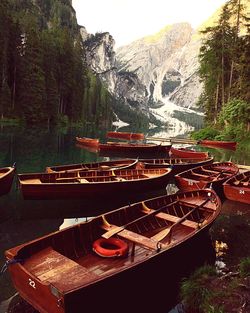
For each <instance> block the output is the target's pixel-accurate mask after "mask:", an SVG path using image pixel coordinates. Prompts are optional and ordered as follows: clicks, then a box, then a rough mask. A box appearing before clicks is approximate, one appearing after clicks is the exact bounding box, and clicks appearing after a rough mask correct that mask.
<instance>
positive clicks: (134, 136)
mask: <svg viewBox="0 0 250 313" xmlns="http://www.w3.org/2000/svg"><path fill="white" fill-rule="evenodd" d="M106 137H108V138H118V139H125V140H143V139H144V134H142V133H129V132H112V131H109V132H107V134H106Z"/></svg>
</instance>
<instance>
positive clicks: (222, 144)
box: [198, 140, 237, 150]
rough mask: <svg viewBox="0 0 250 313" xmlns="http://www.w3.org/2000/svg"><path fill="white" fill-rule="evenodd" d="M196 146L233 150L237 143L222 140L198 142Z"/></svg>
mask: <svg viewBox="0 0 250 313" xmlns="http://www.w3.org/2000/svg"><path fill="white" fill-rule="evenodd" d="M198 144H199V145H202V146H212V147H213V146H214V147H219V148H224V149H231V150H235V149H236V146H237V142H235V141H222V140H200V141H199V142H198Z"/></svg>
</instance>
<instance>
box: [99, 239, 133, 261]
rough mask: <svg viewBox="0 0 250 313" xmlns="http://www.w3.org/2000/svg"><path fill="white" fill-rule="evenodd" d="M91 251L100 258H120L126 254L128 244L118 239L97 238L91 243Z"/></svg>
mask: <svg viewBox="0 0 250 313" xmlns="http://www.w3.org/2000/svg"><path fill="white" fill-rule="evenodd" d="M93 251H94V252H95V253H96V254H98V255H100V256H102V257H121V256H125V255H126V254H127V253H128V244H127V243H126V242H125V241H123V240H121V239H118V238H113V237H112V238H108V239H105V238H99V239H97V240H96V241H95V242H94V243H93Z"/></svg>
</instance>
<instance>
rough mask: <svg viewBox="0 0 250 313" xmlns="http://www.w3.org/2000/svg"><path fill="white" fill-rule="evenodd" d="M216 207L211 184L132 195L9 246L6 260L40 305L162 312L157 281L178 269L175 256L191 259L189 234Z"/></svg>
mask: <svg viewBox="0 0 250 313" xmlns="http://www.w3.org/2000/svg"><path fill="white" fill-rule="evenodd" d="M220 210H221V202H220V199H219V198H218V196H217V195H216V193H215V192H214V191H213V190H210V189H208V190H196V191H192V192H185V193H177V194H174V195H168V196H167V195H165V196H161V197H157V198H153V199H149V200H145V201H143V202H137V203H134V204H131V205H129V206H125V207H122V208H120V209H117V210H114V211H112V212H109V213H106V214H103V215H100V216H97V217H96V218H93V219H92V220H90V221H87V222H85V223H79V224H77V225H74V226H71V227H68V228H65V229H63V230H60V231H56V232H54V233H50V234H48V235H46V236H44V237H40V238H37V239H35V240H33V241H30V242H27V243H24V244H21V245H19V246H17V247H13V248H11V249H9V250H7V251H5V256H6V259H7V263H6V266H8V270H9V273H10V275H11V278H12V281H13V284H14V286H15V288H16V289H17V291H18V292H19V294H20V295H21V297H23V298H24V299H25V300H26V301H27V302H29V303H30V304H31V305H32V306H33V307H34V308H35V309H37V310H38V311H39V312H41V313H79V312H82V311H84V310H85V309H86V308H88V310H89V309H91V311H92V312H104V313H114V312H135V310H136V311H138V312H140V310H139V309H143V311H144V310H145V312H155V311H154V309H157V311H156V312H160V310H159V308H160V307H161V309H162V310H163V308H164V307H165V305H166V302H165V300H164V301H161V299H164V297H163V296H164V294H166V288H164V285H163V286H162V284H161V283H162V282H163V281H166V278H170V276H171V273H173V272H179V271H180V268H179V267H178V266H174V264H176V263H172V261H173V258H175V255H177V256H178V259H177V260H179V263H180V264H181V262H180V259H182V261H183V257H184V258H185V259H186V258H187V254H192V258H193V262H195V259H197V258H198V257H199V256H198V255H197V254H194V253H193V252H192V248H193V242H194V240H197V239H199V240H200V241H201V240H202V239H203V237H204V235H205V234H206V235H207V233H208V230H209V228H210V226H211V225H212V223H213V222H214V221H215V219H216V218H217V216H218V215H219V213H220ZM202 241H203V240H202ZM203 242H204V241H203ZM184 247H185V248H184ZM181 249H185V250H186V251H185V252H186V253H185V255H184V256H183V257H182V258H181V257H180V256H179V255H180V252H181V251H182V250H181ZM197 253H199V251H197ZM163 278H164V279H163ZM159 297H160V298H159ZM162 310H161V312H162Z"/></svg>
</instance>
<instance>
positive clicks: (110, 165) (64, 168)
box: [45, 159, 138, 173]
mask: <svg viewBox="0 0 250 313" xmlns="http://www.w3.org/2000/svg"><path fill="white" fill-rule="evenodd" d="M137 162H138V159H120V160H114V161H100V162H93V163H77V164H67V165H55V166H47V167H46V169H45V171H46V173H52V172H74V171H80V170H89V171H90V170H91V171H93V170H95V171H98V170H99V171H105V170H106V171H107V170H115V169H125V168H134V167H135V166H136V164H137Z"/></svg>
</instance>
